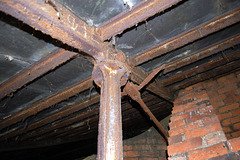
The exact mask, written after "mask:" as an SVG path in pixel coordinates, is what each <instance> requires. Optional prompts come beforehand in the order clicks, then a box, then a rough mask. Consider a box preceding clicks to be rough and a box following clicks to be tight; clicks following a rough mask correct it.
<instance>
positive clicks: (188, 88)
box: [185, 86, 193, 91]
mask: <svg viewBox="0 0 240 160" xmlns="http://www.w3.org/2000/svg"><path fill="white" fill-rule="evenodd" d="M190 90H193V87H192V86H190V87H187V88H185V91H190Z"/></svg>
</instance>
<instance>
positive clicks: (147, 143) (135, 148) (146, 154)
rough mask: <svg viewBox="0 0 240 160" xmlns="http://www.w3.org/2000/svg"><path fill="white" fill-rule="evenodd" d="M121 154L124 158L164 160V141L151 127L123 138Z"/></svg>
mask: <svg viewBox="0 0 240 160" xmlns="http://www.w3.org/2000/svg"><path fill="white" fill-rule="evenodd" d="M123 144H124V145H123V156H124V159H126V160H166V159H167V156H166V149H167V146H166V142H165V140H164V139H163V138H162V137H161V135H160V134H159V133H158V132H157V131H156V130H155V129H154V128H153V127H152V128H150V129H149V130H148V131H146V132H144V133H142V134H140V135H138V136H136V137H133V138H130V139H127V140H124V142H123Z"/></svg>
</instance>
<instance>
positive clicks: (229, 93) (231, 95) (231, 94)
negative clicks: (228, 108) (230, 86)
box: [225, 92, 235, 98]
mask: <svg viewBox="0 0 240 160" xmlns="http://www.w3.org/2000/svg"><path fill="white" fill-rule="evenodd" d="M225 96H226V97H227V98H230V97H234V96H235V94H234V93H233V92H228V93H225Z"/></svg>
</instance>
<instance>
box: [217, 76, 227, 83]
mask: <svg viewBox="0 0 240 160" xmlns="http://www.w3.org/2000/svg"><path fill="white" fill-rule="evenodd" d="M227 80H228V79H227V78H226V77H221V78H218V79H217V82H218V83H223V82H225V81H227Z"/></svg>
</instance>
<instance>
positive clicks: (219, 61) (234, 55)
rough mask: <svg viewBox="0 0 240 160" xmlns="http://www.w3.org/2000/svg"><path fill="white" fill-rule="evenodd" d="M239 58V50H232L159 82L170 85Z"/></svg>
mask: <svg viewBox="0 0 240 160" xmlns="http://www.w3.org/2000/svg"><path fill="white" fill-rule="evenodd" d="M239 59H240V51H236V52H233V53H231V54H229V55H225V56H222V57H220V58H219V59H216V60H211V61H210V62H208V63H205V64H202V65H199V66H196V67H194V68H191V69H189V70H187V71H185V72H182V73H179V74H176V75H174V76H172V77H170V78H167V79H163V80H162V81H161V82H162V83H163V84H164V86H167V85H171V84H174V83H177V82H180V81H183V80H185V79H186V78H191V77H193V76H196V75H197V74H200V73H203V72H206V71H208V70H211V69H214V68H216V67H219V66H222V65H225V64H227V63H229V62H233V61H236V60H239Z"/></svg>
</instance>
